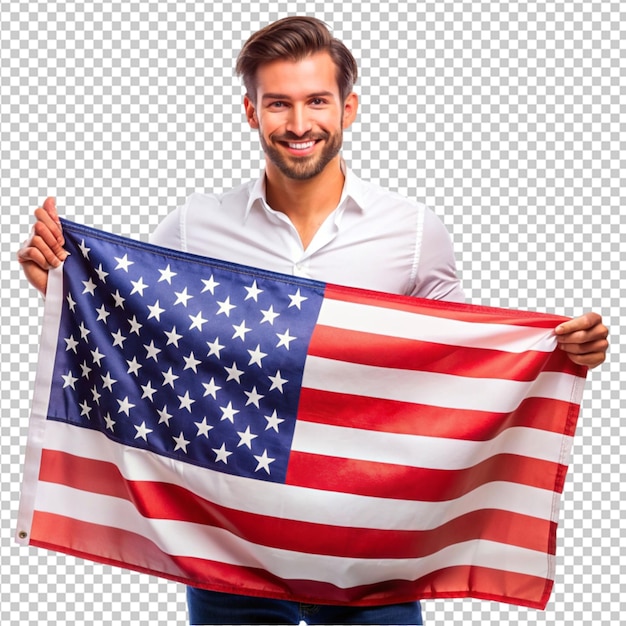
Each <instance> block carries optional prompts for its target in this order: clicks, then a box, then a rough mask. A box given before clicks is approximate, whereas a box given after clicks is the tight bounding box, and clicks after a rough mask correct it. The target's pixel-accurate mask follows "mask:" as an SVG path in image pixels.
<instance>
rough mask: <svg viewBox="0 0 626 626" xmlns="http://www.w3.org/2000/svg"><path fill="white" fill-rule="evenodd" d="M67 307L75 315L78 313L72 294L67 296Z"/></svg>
mask: <svg viewBox="0 0 626 626" xmlns="http://www.w3.org/2000/svg"><path fill="white" fill-rule="evenodd" d="M67 306H68V307H70V311H72V313H74V312H75V311H76V302H74V298H72V294H71V293H68V294H67Z"/></svg>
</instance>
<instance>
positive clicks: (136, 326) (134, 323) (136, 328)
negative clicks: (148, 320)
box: [128, 315, 143, 335]
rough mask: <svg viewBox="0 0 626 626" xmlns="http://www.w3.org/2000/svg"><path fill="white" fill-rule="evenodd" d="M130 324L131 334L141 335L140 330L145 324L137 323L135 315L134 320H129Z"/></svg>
mask: <svg viewBox="0 0 626 626" xmlns="http://www.w3.org/2000/svg"><path fill="white" fill-rule="evenodd" d="M128 323H129V324H130V332H131V333H135V334H136V335H138V334H139V329H140V328H141V327H142V326H143V324H140V323H139V322H138V321H137V316H136V315H133V319H132V320H128Z"/></svg>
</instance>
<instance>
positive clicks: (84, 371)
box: [80, 361, 91, 378]
mask: <svg viewBox="0 0 626 626" xmlns="http://www.w3.org/2000/svg"><path fill="white" fill-rule="evenodd" d="M80 369H81V370H82V374H81V376H82V377H83V378H88V377H89V373H90V372H91V368H90V367H89V365H87V361H83V362H82V364H81V366H80Z"/></svg>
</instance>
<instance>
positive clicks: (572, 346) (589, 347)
mask: <svg viewBox="0 0 626 626" xmlns="http://www.w3.org/2000/svg"><path fill="white" fill-rule="evenodd" d="M608 348H609V342H608V341H607V340H606V339H599V340H597V341H589V342H587V343H568V344H561V350H563V351H565V352H567V353H569V354H578V355H582V354H593V353H596V352H606V351H607V350H608Z"/></svg>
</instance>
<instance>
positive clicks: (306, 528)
mask: <svg viewBox="0 0 626 626" xmlns="http://www.w3.org/2000/svg"><path fill="white" fill-rule="evenodd" d="M44 452H45V454H44V456H43V457H42V472H43V473H42V477H41V480H42V481H45V482H52V483H57V484H62V485H67V486H68V487H72V488H74V489H79V490H83V491H88V492H91V493H99V494H102V495H113V496H115V497H119V498H124V499H126V500H128V501H130V502H132V503H133V505H134V506H135V508H136V509H137V511H138V512H139V513H140V514H141V515H142V516H143V517H146V518H150V519H170V520H178V521H186V522H190V523H197V524H204V525H207V526H213V527H216V528H222V529H225V530H227V531H229V532H230V533H232V534H234V535H236V536H238V537H241V538H243V539H245V540H247V541H250V542H252V543H255V544H258V545H265V546H269V547H275V548H280V549H284V550H290V551H295V552H304V553H310V554H326V555H333V556H342V557H350V558H380V559H387V558H417V557H423V556H427V555H429V554H432V553H434V552H437V551H439V550H441V549H442V548H444V547H445V546H446V545H449V544H451V543H458V542H462V541H470V540H472V539H488V540H490V541H495V542H500V543H509V544H512V545H518V546H520V547H523V548H529V549H531V550H537V551H544V552H545V551H553V550H554V546H553V545H552V544H551V543H550V539H549V538H550V537H551V536H552V535H553V534H554V533H555V532H556V525H555V524H552V523H551V522H549V521H546V520H541V519H537V518H533V517H529V516H526V515H521V514H516V513H509V512H507V511H501V510H479V511H475V512H471V513H468V514H466V515H463V516H461V517H459V518H457V519H454V520H451V521H449V522H447V523H446V524H443V525H442V526H441V527H439V528H435V529H432V530H426V531H409V530H378V529H371V528H346V527H342V526H333V525H326V524H316V523H310V522H300V521H292V520H288V519H281V518H274V517H270V516H264V515H258V514H254V513H247V512H244V511H238V510H235V509H230V508H227V507H223V506H219V505H217V504H214V503H212V502H210V501H208V500H205V499H203V498H200V497H199V496H197V495H196V494H194V493H192V492H190V491H189V490H187V489H184V488H182V487H179V486H177V485H169V484H167V483H162V482H149V481H127V480H125V479H124V478H123V476H122V475H121V474H120V472H119V471H118V469H117V467H116V466H114V465H112V464H110V463H106V462H104V461H95V460H92V459H85V458H82V457H77V456H73V455H70V454H67V453H64V452H51V451H44ZM95 475H98V476H99V477H100V479H99V480H98V481H97V482H96V483H94V482H93V481H91V480H90V478H89V477H90V476H95Z"/></svg>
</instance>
